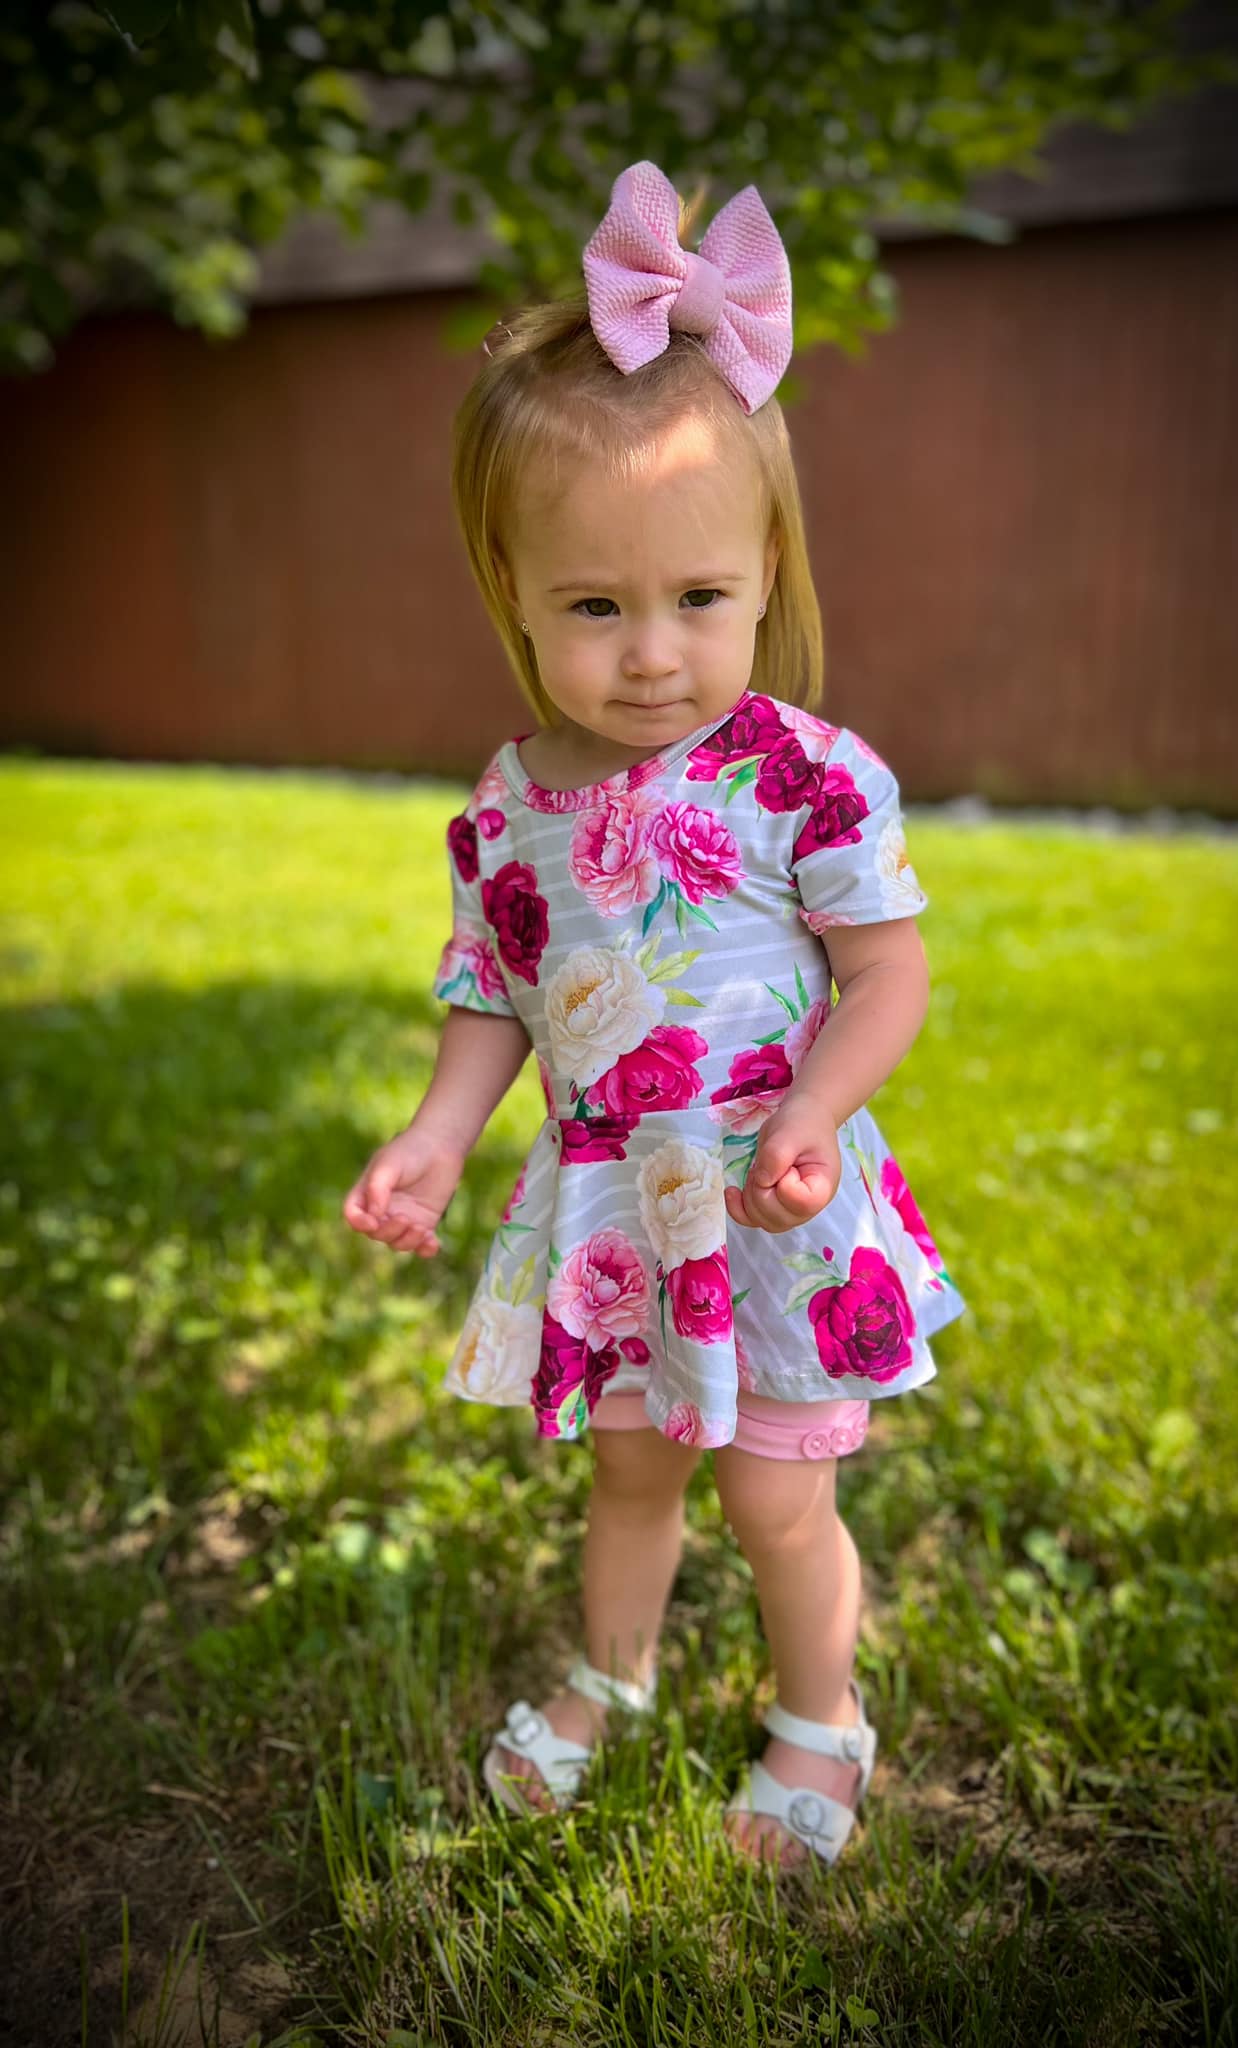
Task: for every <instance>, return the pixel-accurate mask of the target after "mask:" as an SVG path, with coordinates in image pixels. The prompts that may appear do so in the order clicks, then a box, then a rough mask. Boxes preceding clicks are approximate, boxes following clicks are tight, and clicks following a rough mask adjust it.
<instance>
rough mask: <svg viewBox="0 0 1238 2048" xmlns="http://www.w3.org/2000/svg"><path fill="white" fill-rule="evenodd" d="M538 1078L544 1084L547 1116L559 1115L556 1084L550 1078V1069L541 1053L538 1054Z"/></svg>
mask: <svg viewBox="0 0 1238 2048" xmlns="http://www.w3.org/2000/svg"><path fill="white" fill-rule="evenodd" d="M537 1078H538V1080H539V1081H540V1082H541V1084H542V1094H543V1095H544V1096H545V1098H546V1114H547V1116H554V1115H556V1114H557V1111H556V1108H555V1091H554V1083H553V1082H552V1081H551V1078H550V1068H549V1067H548V1066H547V1065H546V1062H545V1060H544V1059H543V1058H542V1056H541V1054H540V1052H539V1053H538V1054H537Z"/></svg>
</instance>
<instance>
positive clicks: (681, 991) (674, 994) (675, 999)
mask: <svg viewBox="0 0 1238 2048" xmlns="http://www.w3.org/2000/svg"><path fill="white" fill-rule="evenodd" d="M666 1000H667V1002H668V1003H679V1004H680V1005H682V1004H684V1003H686V1004H687V1006H688V1008H689V1009H691V1010H703V1009H704V1008H705V1007H706V1006H705V1004H704V1003H703V1002H702V1001H701V999H700V997H699V996H690V995H689V994H688V991H687V989H686V988H672V989H668V991H667V996H666Z"/></svg>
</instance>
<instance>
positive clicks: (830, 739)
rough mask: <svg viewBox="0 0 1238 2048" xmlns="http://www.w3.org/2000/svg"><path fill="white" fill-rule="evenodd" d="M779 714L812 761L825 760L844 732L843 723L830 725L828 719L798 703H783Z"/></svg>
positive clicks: (785, 727)
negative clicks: (803, 707) (819, 716)
mask: <svg viewBox="0 0 1238 2048" xmlns="http://www.w3.org/2000/svg"><path fill="white" fill-rule="evenodd" d="M778 716H779V717H780V718H781V720H782V723H783V727H784V729H785V730H786V731H787V732H788V733H790V734H791V735H792V737H793V738H795V739H797V740H798V741H799V743H800V745H801V747H803V749H804V752H805V753H806V754H807V756H808V758H809V760H810V761H824V759H825V757H826V755H827V754H828V753H829V751H830V749H831V747H833V746H834V745H835V744H836V742H837V740H838V737H839V734H840V733H841V732H842V727H841V725H830V724H829V723H828V721H827V720H826V719H824V718H818V717H817V714H816V712H815V711H804V710H801V708H800V706H799V705H798V704H783V705H781V706H780V707H779V712H778Z"/></svg>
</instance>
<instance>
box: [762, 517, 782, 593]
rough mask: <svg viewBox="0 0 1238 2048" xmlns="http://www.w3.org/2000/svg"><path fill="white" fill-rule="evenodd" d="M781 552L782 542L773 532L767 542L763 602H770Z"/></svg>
mask: <svg viewBox="0 0 1238 2048" xmlns="http://www.w3.org/2000/svg"><path fill="white" fill-rule="evenodd" d="M781 554H782V542H781V540H780V539H779V536H778V535H777V534H776V533H771V534H770V537H769V539H768V540H767V541H766V543H765V577H764V581H763V582H762V585H761V603H762V604H768V603H769V594H770V591H771V590H772V589H773V587H774V577H775V575H776V574H777V571H778V560H779V557H780V555H781Z"/></svg>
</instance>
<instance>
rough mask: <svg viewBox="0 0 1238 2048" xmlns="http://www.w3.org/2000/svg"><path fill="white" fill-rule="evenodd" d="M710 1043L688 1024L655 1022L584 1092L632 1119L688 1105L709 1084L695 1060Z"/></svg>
mask: <svg viewBox="0 0 1238 2048" xmlns="http://www.w3.org/2000/svg"><path fill="white" fill-rule="evenodd" d="M708 1051H709V1046H708V1044H707V1043H706V1041H705V1040H704V1039H703V1038H702V1037H701V1034H700V1032H699V1031H693V1029H692V1028H691V1026H690V1025H688V1024H655V1025H654V1027H653V1029H652V1031H650V1032H649V1034H648V1036H647V1037H645V1038H644V1039H643V1040H642V1041H641V1043H640V1044H639V1045H638V1046H636V1047H634V1048H633V1050H632V1051H631V1052H625V1053H621V1054H620V1056H619V1058H618V1059H617V1060H616V1061H615V1064H614V1066H613V1067H608V1068H607V1069H606V1072H605V1073H604V1074H602V1075H600V1076H599V1078H598V1079H597V1080H596V1081H595V1082H594V1083H593V1085H592V1087H591V1088H588V1089H587V1090H586V1091H585V1100H586V1102H589V1103H596V1104H597V1105H598V1106H599V1107H600V1108H605V1109H606V1110H608V1111H609V1112H610V1114H611V1115H612V1116H619V1117H624V1118H630V1119H631V1120H632V1121H633V1122H634V1121H635V1120H636V1118H637V1117H640V1116H642V1115H643V1114H644V1113H645V1111H646V1110H650V1109H683V1108H684V1107H685V1106H686V1104H688V1103H689V1102H691V1101H692V1099H693V1097H694V1096H696V1095H699V1094H700V1092H701V1089H702V1088H703V1087H704V1085H705V1084H704V1082H703V1081H702V1079H701V1076H700V1075H699V1074H698V1073H697V1071H696V1068H695V1067H694V1066H693V1064H692V1062H693V1060H699V1059H702V1058H703V1057H704V1056H705V1054H706V1053H707V1052H708Z"/></svg>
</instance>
